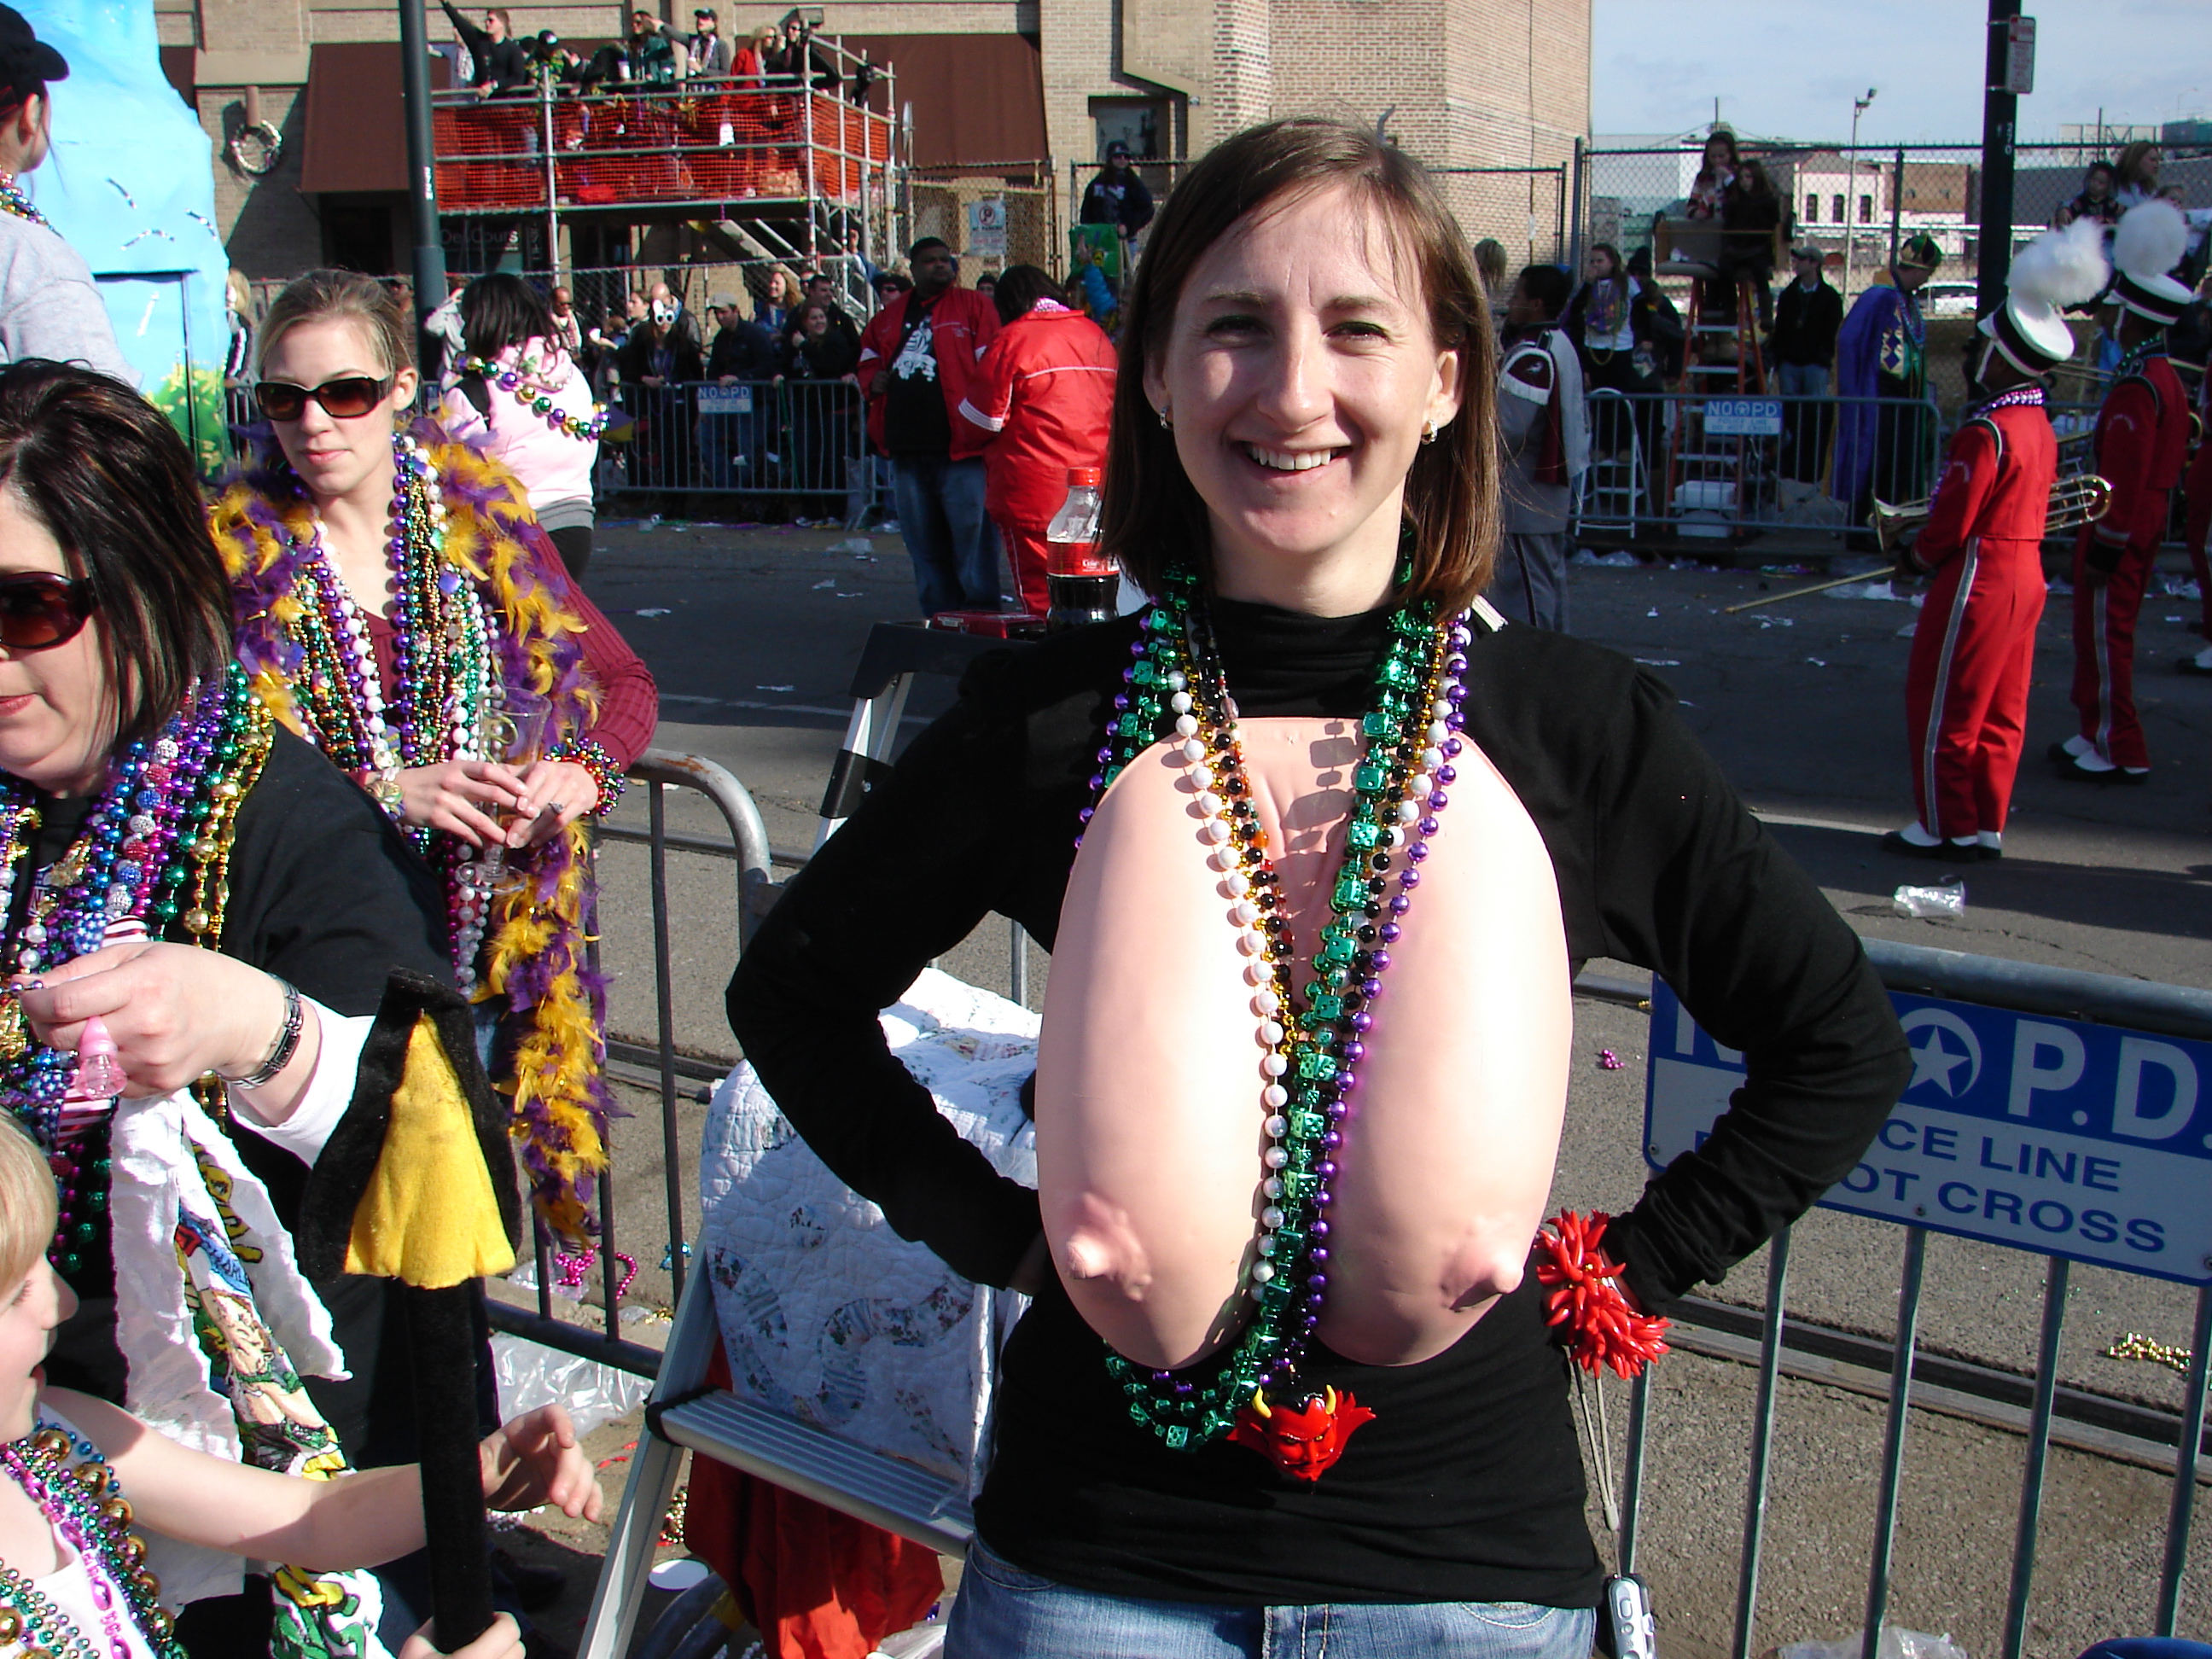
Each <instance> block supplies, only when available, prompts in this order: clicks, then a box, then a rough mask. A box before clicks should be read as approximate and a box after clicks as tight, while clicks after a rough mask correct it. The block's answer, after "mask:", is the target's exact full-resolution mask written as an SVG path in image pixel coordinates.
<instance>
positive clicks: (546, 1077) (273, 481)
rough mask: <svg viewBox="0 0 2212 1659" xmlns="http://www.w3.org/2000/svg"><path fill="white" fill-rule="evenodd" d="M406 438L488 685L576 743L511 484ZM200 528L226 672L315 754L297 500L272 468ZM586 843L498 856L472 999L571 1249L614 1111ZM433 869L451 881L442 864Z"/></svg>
mask: <svg viewBox="0 0 2212 1659" xmlns="http://www.w3.org/2000/svg"><path fill="white" fill-rule="evenodd" d="M413 430H414V434H415V436H416V439H417V441H420V442H421V443H422V446H423V448H424V451H425V453H427V455H428V459H429V460H430V462H431V464H432V465H433V466H435V468H436V470H437V475H438V484H439V489H440V492H441V495H443V497H444V499H445V503H446V511H447V520H446V557H447V560H448V561H449V562H452V563H453V565H455V566H456V567H458V568H459V569H460V570H461V571H462V572H463V573H464V574H466V576H467V577H468V578H469V579H470V580H471V581H473V582H474V583H475V584H476V585H477V588H478V589H479V591H480V592H483V595H484V597H485V599H486V600H487V601H488V602H489V606H490V609H491V611H492V613H493V616H494V617H495V623H496V626H495V642H494V649H495V653H496V656H497V659H498V669H499V672H500V675H501V678H502V680H503V681H504V682H505V683H506V684H507V685H508V686H510V687H512V688H515V689H518V690H531V691H534V692H536V693H537V694H538V696H542V697H544V698H547V699H548V700H549V701H550V702H551V703H552V705H553V711H554V712H553V724H554V728H555V732H556V734H557V738H566V737H573V736H578V735H580V734H582V733H584V732H588V731H589V730H590V728H591V725H592V720H593V719H594V718H595V717H596V715H597V714H598V712H599V688H598V686H597V684H596V683H595V682H594V681H593V680H592V678H591V674H590V671H589V670H588V668H587V667H586V664H585V662H584V655H583V650H582V647H581V645H580V635H581V633H582V628H583V625H582V623H580V621H579V619H578V617H577V616H576V613H575V611H574V610H573V609H572V608H571V607H570V606H569V605H568V586H567V577H566V575H565V574H563V573H562V567H561V562H560V559H559V556H558V555H557V554H556V552H555V551H554V550H553V546H552V544H551V543H550V541H548V540H547V539H546V537H545V532H544V531H542V530H540V529H539V528H538V522H537V520H535V519H534V518H532V516H531V512H530V507H529V503H528V501H527V499H526V496H525V495H524V494H523V491H522V487H521V485H520V483H517V482H516V480H515V478H514V476H513V474H512V473H510V472H508V471H507V470H506V469H505V468H504V467H502V466H501V465H499V464H498V463H497V462H496V461H494V460H492V459H489V457H487V456H485V455H484V454H483V453H480V452H479V451H477V450H475V449H473V448H471V447H469V446H468V445H466V444H461V443H456V442H454V441H453V440H452V439H451V438H449V437H448V436H447V434H446V433H445V431H444V430H443V429H442V428H440V427H439V426H437V425H436V424H435V422H429V421H418V422H416V424H415V427H414V428H413ZM213 523H214V530H215V536H216V544H217V545H218V546H220V547H221V549H222V556H223V562H224V563H225V565H226V566H227V567H228V569H229V572H230V579H231V584H232V596H233V606H234V615H235V623H236V628H237V649H238V660H239V662H240V665H242V666H243V667H244V668H245V670H246V676H247V678H248V679H249V680H250V681H251V682H252V686H253V689H254V691H255V693H256V695H258V696H259V697H260V698H261V700H262V701H263V702H265V703H266V704H268V706H269V708H270V710H271V711H272V712H273V713H274V714H276V717H277V718H278V719H279V720H283V722H284V723H285V724H286V725H287V726H290V727H291V728H292V729H293V730H294V731H295V732H298V733H299V734H300V735H301V737H303V738H307V740H308V741H309V742H310V743H313V744H316V745H317V746H318V747H321V746H322V744H321V734H320V733H319V732H316V731H315V730H314V729H313V726H312V724H311V722H310V721H309V720H308V719H307V714H306V712H305V710H304V708H302V706H301V703H300V702H299V701H298V700H297V699H295V697H294V696H293V694H292V686H293V683H294V681H295V678H297V676H298V674H299V672H300V671H301V664H302V662H303V660H304V657H305V653H304V652H303V650H302V648H301V646H300V644H299V643H298V642H297V641H296V640H295V638H294V637H293V633H292V628H293V625H294V624H295V623H297V622H298V620H299V618H300V617H301V615H302V614H303V611H304V608H305V607H304V605H303V604H302V602H301V599H300V598H299V596H298V583H299V579H300V575H301V570H302V568H303V567H304V566H305V564H306V562H307V556H308V553H309V550H310V549H311V547H312V545H313V536H314V529H313V510H312V507H310V505H309V502H308V501H307V493H306V490H305V489H304V487H303V486H302V485H301V483H300V481H299V479H298V478H297V477H295V475H294V474H293V472H292V471H291V470H290V469H289V467H287V466H286V465H284V464H283V460H282V459H281V458H277V457H271V458H270V459H269V460H267V461H265V462H264V465H262V466H260V467H258V468H257V469H254V470H252V471H246V472H245V473H244V474H242V475H241V476H240V477H238V478H236V479H235V480H234V482H233V483H231V484H230V486H229V487H228V489H226V490H225V491H224V492H223V495H222V499H221V500H220V501H218V502H217V503H216V507H215V511H214V518H213ZM549 746H550V745H549ZM586 834H587V832H586V826H585V822H584V821H583V820H581V819H579V820H578V821H577V822H576V823H573V824H571V825H569V827H568V829H566V830H564V831H562V833H561V834H560V835H557V836H553V837H552V838H551V839H550V840H548V841H547V842H545V843H544V845H542V846H540V847H538V848H534V849H532V850H531V851H530V852H528V853H526V854H525V853H510V854H508V855H507V860H508V867H509V869H510V870H513V871H515V872H517V873H518V874H519V875H520V879H519V880H516V881H512V882H509V883H507V884H505V885H503V886H502V887H501V888H500V889H499V890H498V891H497V893H496V894H495V896H494V898H493V902H492V915H491V917H490V919H489V923H488V925H487V926H486V927H485V930H484V943H483V951H482V953H481V955H480V956H479V958H478V963H477V975H478V980H477V993H476V994H477V1000H479V1001H487V1000H492V999H495V998H497V999H500V1000H503V1001H504V1003H505V1005H506V1009H507V1012H509V1013H510V1014H512V1015H513V1016H514V1017H515V1018H514V1021H513V1024H515V1026H516V1027H517V1029H518V1030H519V1036H518V1037H517V1038H516V1040H515V1041H514V1042H513V1053H512V1055H511V1056H510V1057H509V1060H508V1066H507V1075H506V1076H505V1077H504V1078H503V1079H502V1080H501V1089H502V1090H503V1091H506V1092H508V1093H509V1094H511V1095H512V1097H513V1112H514V1117H513V1125H512V1128H511V1133H513V1137H514V1140H515V1144H516V1147H517V1150H518V1151H519V1152H520V1154H521V1157H522V1161H523V1164H524V1166H525V1167H526V1169H527V1170H529V1172H530V1182H531V1188H532V1195H533V1197H534V1199H535V1201H536V1203H537V1206H538V1213H539V1214H540V1215H541V1216H543V1217H544V1220H545V1223H546V1225H548V1226H549V1227H550V1228H551V1229H553V1231H555V1232H556V1234H557V1235H558V1236H559V1237H562V1238H563V1239H565V1240H568V1241H572V1242H573V1241H578V1240H581V1239H583V1238H584V1237H586V1236H587V1235H588V1234H589V1232H590V1231H591V1221H590V1217H589V1206H590V1202H591V1199H592V1188H593V1187H594V1185H595V1182H596V1176H597V1174H598V1172H599V1170H603V1169H605V1167H606V1161H607V1159H606V1125H607V1117H608V1114H609V1112H610V1111H611V1109H612V1106H613V1102H612V1100H611V1097H610V1096H609V1094H608V1092H607V1087H606V1082H605V1076H604V1074H603V1073H604V1062H605V1058H606V1045H605V1036H604V1029H605V1021H604V1012H605V981H604V979H603V978H602V977H601V976H600V975H597V974H596V973H594V972H593V971H592V969H591V968H590V967H589V965H588V963H586V957H585V922H584V918H585V917H586V915H588V914H589V912H590V909H591V905H592V892H591V887H592V883H591V878H590V874H589V871H590V861H589V854H588V843H587V841H586ZM442 862H443V864H444V866H445V867H447V868H449V869H450V867H451V866H452V864H453V862H454V860H450V859H448V860H443V861H442Z"/></svg>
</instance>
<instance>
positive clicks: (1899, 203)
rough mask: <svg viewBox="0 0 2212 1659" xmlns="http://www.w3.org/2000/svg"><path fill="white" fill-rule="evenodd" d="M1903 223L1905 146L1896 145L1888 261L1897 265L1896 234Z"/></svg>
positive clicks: (1890, 207) (1893, 267) (1891, 194)
mask: <svg viewBox="0 0 2212 1659" xmlns="http://www.w3.org/2000/svg"><path fill="white" fill-rule="evenodd" d="M1904 224H1905V146H1904V145H1902V144H1899V146H1898V147H1897V163H1896V166H1895V167H1893V169H1892V171H1891V173H1890V175H1889V263H1890V266H1891V268H1892V269H1893V270H1894V269H1895V268H1896V265H1897V248H1898V234H1899V231H1900V230H1902V229H1903V228H1904Z"/></svg>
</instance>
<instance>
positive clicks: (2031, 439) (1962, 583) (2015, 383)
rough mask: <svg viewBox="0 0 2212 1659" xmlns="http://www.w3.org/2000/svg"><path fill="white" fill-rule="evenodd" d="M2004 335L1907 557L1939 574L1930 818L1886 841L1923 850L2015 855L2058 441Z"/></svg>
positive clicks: (1931, 631) (1927, 703)
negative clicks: (2018, 785)
mask: <svg viewBox="0 0 2212 1659" xmlns="http://www.w3.org/2000/svg"><path fill="white" fill-rule="evenodd" d="M1991 315H1992V317H1993V318H1998V319H2003V318H2004V317H2005V313H2002V312H1997V313H1991ZM2060 332H2061V333H2062V334H2063V325H2061V329H2060ZM1999 341H2002V335H2001V334H2000V335H1997V336H1996V337H1994V338H1993V343H1992V344H1991V345H1990V346H1988V347H1985V348H1984V351H1985V354H1986V355H1985V358H1984V365H1983V367H1982V368H1981V371H1980V374H1981V384H1982V386H1983V388H1984V390H1985V391H1986V392H1989V393H1990V394H1991V395H1990V397H1989V398H1988V400H1987V401H1985V402H1984V404H1982V405H1981V406H1980V407H1979V408H1978V409H1977V410H1975V411H1974V412H1973V413H1972V415H1971V416H1969V417H1968V419H1967V420H1966V422H1965V423H1964V424H1963V425H1961V426H1960V428H1959V430H1958V431H1957V433H1956V434H1954V435H1953V437H1952V439H1951V447H1950V450H1949V453H1948V454H1947V455H1946V456H1945V458H1944V464H1943V471H1942V476H1941V477H1939V478H1938V479H1937V480H1936V494H1935V498H1934V501H1932V503H1931V505H1930V507H1929V517H1928V522H1927V523H1926V524H1925V525H1924V526H1922V528H1921V530H1920V532H1919V534H1918V535H1917V538H1915V539H1914V541H1913V543H1912V544H1911V548H1910V549H1909V550H1907V551H1906V553H1905V555H1904V557H1903V558H1902V559H1901V560H1900V564H1901V565H1902V566H1903V567H1904V568H1905V569H1907V570H1908V571H1910V572H1911V574H1918V575H1929V574H1933V576H1934V578H1935V580H1934V581H1933V582H1931V583H1930V584H1929V590H1928V598H1927V602H1926V604H1925V605H1924V606H1923V608H1922V610H1921V612H1920V621H1919V624H1918V626H1917V628H1916V629H1914V632H1913V635H1912V656H1911V662H1910V664H1909V665H1908V666H1907V668H1906V670H1905V729H1906V735H1907V738H1909V740H1910V743H1911V755H1912V794H1913V799H1914V800H1915V802H1916V803H1917V805H1918V806H1919V808H1920V817H1919V820H1918V821H1917V823H1911V824H1908V825H1907V826H1905V828H1904V829H1893V830H1892V831H1890V833H1889V834H1888V835H1887V836H1884V837H1883V838H1882V844H1883V846H1884V847H1886V848H1887V849H1888V850H1889V851H1891V852H1893V853H1899V854H1905V855H1907V856H1909V857H1915V858H1933V859H1944V860H1951V861H1953V862H1965V861H1968V860H1979V859H1994V858H1999V857H2002V836H2003V833H2004V825H2005V815H2006V812H2007V811H2008V808H2009V807H2010V805H2011V802H2012V786H2013V779H2014V777H2015V775H2016V774H2017V773H2018V772H2019V770H2020V755H2021V742H2022V739H2023V738H2024V737H2025V735H2026V731H2027V692H2028V679H2029V674H2030V672H2031V671H2032V670H2033V666H2034V661H2035V626H2036V623H2038V622H2039V620H2040V619H2041V618H2042V616H2043V600H2044V580H2043V531H2044V521H2045V516H2046V514H2047V513H2048V511H2049V507H2050V503H2051V482H2052V480H2053V479H2055V478H2056V477H2057V474H2058V443H2057V439H2056V438H2055V437H2054V436H2053V435H2052V433H2051V418H2050V416H2049V415H2048V414H2047V413H2045V409H2044V401H2043V387H2042V386H2041V385H2040V384H2039V383H2037V381H2036V380H2035V378H2034V377H2033V375H2032V374H2029V373H2027V372H2024V371H2023V369H2022V368H2021V364H2020V363H2018V362H2015V361H2013V358H2012V356H2011V355H2010V353H2009V352H2008V351H2005V350H2002V349H2000V345H1999V343H1998V342H1999ZM2065 344H2066V347H2067V348H2069V349H2070V348H2071V346H2072V344H2073V342H2072V340H2071V338H2070V337H2068V338H2067V339H2066V342H2065ZM2012 345H2013V348H2014V349H2016V350H2018V351H2019V352H2020V355H2021V356H2022V357H2024V358H2025V359H2026V360H2027V362H2031V363H2032V362H2039V361H2041V357H2040V356H2039V355H2038V354H2035V353H2033V351H2032V350H2031V349H2028V348H2027V346H2026V344H2025V343H2024V342H2021V341H2015V342H2013V343H2012ZM2048 366H2049V365H2048V364H2047V363H2046V364H2045V367H2048Z"/></svg>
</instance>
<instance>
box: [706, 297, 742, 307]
mask: <svg viewBox="0 0 2212 1659" xmlns="http://www.w3.org/2000/svg"><path fill="white" fill-rule="evenodd" d="M736 304H737V300H736V298H735V297H734V296H732V295H727V294H717V295H715V296H714V298H713V299H711V300H709V301H707V306H708V309H709V310H711V311H727V310H728V309H730V307H732V306H734V305H736Z"/></svg>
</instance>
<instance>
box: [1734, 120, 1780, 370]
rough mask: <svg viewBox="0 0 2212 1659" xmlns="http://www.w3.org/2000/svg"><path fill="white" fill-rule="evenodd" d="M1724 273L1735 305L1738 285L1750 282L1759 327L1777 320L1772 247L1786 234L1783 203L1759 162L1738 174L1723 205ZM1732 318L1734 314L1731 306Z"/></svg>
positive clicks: (1743, 167) (1747, 164) (1742, 167)
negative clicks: (1755, 302) (1778, 238)
mask: <svg viewBox="0 0 2212 1659" xmlns="http://www.w3.org/2000/svg"><path fill="white" fill-rule="evenodd" d="M1721 228H1722V229H1723V231H1724V232H1725V233H1726V234H1725V235H1724V236H1723V239H1722V241H1721V250H1720V261H1719V264H1720V270H1721V276H1722V277H1723V279H1724V281H1725V282H1726V283H1727V284H1728V287H1727V289H1726V292H1727V293H1728V295H1729V300H1730V301H1734V299H1735V284H1736V283H1740V282H1749V283H1750V284H1751V286H1752V291H1753V294H1754V295H1757V297H1758V301H1759V327H1760V328H1761V329H1762V330H1763V329H1765V328H1767V327H1770V326H1771V325H1772V323H1773V320H1774V242H1775V235H1776V233H1777V232H1778V231H1779V230H1780V229H1781V228H1782V198H1781V197H1780V196H1778V194H1777V193H1776V192H1775V189H1774V185H1773V184H1772V182H1771V180H1770V179H1768V178H1767V176H1766V169H1765V167H1763V166H1761V165H1760V164H1759V162H1757V161H1745V162H1743V163H1742V164H1741V165H1740V166H1739V167H1737V168H1736V174H1735V184H1734V185H1732V186H1731V187H1730V188H1729V192H1728V195H1727V196H1726V197H1725V198H1723V201H1722V203H1721ZM1729 314H1730V315H1731V316H1733V315H1734V314H1735V313H1734V308H1733V305H1731V308H1730V312H1729Z"/></svg>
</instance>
